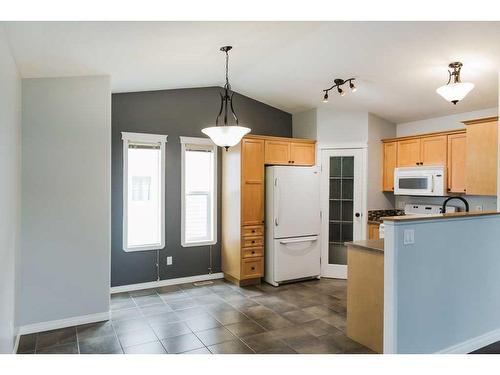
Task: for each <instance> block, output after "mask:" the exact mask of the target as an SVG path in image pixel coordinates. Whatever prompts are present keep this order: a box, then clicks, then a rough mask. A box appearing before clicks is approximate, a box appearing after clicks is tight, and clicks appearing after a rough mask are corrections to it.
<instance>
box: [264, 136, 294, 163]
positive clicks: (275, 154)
mask: <svg viewBox="0 0 500 375" xmlns="http://www.w3.org/2000/svg"><path fill="white" fill-rule="evenodd" d="M265 154H266V156H265V163H266V164H287V165H288V164H290V161H291V159H290V142H287V141H266V153H265Z"/></svg>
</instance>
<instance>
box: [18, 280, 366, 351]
mask: <svg viewBox="0 0 500 375" xmlns="http://www.w3.org/2000/svg"><path fill="white" fill-rule="evenodd" d="M111 309H112V312H111V320H109V321H106V322H101V323H93V324H86V325H81V326H76V327H70V328H64V329H58V330H54V331H48V332H41V333H38V334H32V335H24V336H22V337H21V340H20V344H19V350H18V353H24V354H28V353H36V354H49V353H52V354H60V353H61V354H62V353H68V354H77V353H80V354H90V353H92V354H94V353H103V354H104V353H106V354H118V353H126V354H164V353H184V354H210V353H213V354H220V353H239V354H247V353H248V354H252V353H282V354H296V353H318V354H319V353H372V351H370V350H369V349H367V348H365V347H363V346H362V345H360V344H358V343H356V342H354V341H352V340H350V339H349V338H348V337H347V336H346V335H345V316H346V282H345V281H343V280H334V279H321V280H311V281H304V282H299V283H294V284H289V285H284V286H281V287H279V288H275V287H272V286H270V285H268V284H265V283H263V284H261V285H259V286H252V287H244V288H240V287H237V286H235V285H233V284H230V283H228V282H226V281H224V280H216V281H214V283H213V284H211V285H206V286H194V285H193V284H183V285H176V286H168V287H163V288H157V289H148V290H141V291H137V292H130V293H120V294H113V295H112V296H111Z"/></svg>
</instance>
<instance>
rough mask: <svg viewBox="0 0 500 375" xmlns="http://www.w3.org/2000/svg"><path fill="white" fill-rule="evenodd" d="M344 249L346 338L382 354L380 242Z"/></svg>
mask: <svg viewBox="0 0 500 375" xmlns="http://www.w3.org/2000/svg"><path fill="white" fill-rule="evenodd" d="M346 246H347V269H348V278H347V336H348V337H350V338H351V339H353V340H354V341H357V342H359V343H360V344H363V345H365V346H366V347H368V348H370V349H372V350H373V351H375V352H377V353H382V352H383V330H384V240H383V239H378V240H364V241H354V242H348V243H346Z"/></svg>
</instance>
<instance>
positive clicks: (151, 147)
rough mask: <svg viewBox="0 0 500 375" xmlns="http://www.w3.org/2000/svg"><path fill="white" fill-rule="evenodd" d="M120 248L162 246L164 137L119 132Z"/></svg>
mask: <svg viewBox="0 0 500 375" xmlns="http://www.w3.org/2000/svg"><path fill="white" fill-rule="evenodd" d="M122 140H123V249H124V250H125V251H144V250H158V249H162V248H163V247H165V143H166V140H167V136H164V135H153V134H142V133H125V132H124V133H122Z"/></svg>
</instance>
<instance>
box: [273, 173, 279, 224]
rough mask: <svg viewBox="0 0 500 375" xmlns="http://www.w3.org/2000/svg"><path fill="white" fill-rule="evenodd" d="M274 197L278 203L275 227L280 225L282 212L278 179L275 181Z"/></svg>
mask: <svg viewBox="0 0 500 375" xmlns="http://www.w3.org/2000/svg"><path fill="white" fill-rule="evenodd" d="M274 197H275V199H274V200H275V202H276V217H275V218H274V225H275V226H278V225H279V220H278V217H279V212H280V194H279V186H278V178H275V179H274Z"/></svg>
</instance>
